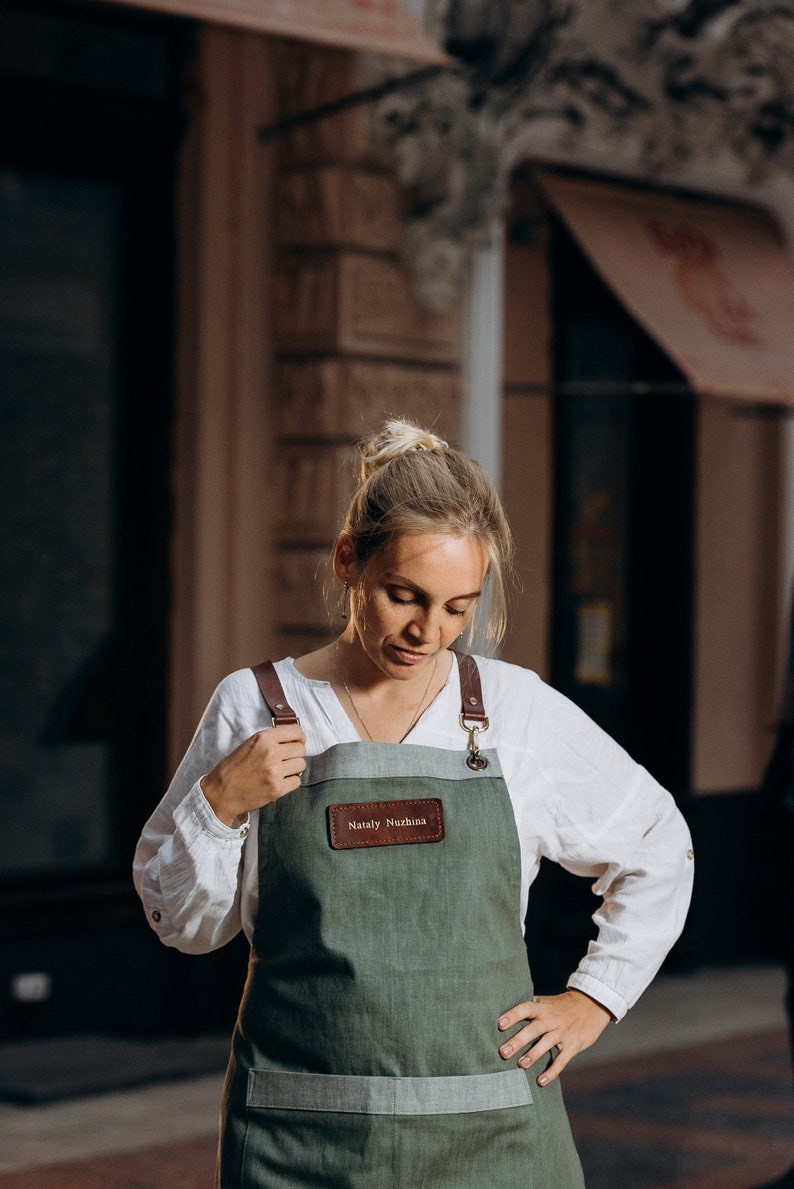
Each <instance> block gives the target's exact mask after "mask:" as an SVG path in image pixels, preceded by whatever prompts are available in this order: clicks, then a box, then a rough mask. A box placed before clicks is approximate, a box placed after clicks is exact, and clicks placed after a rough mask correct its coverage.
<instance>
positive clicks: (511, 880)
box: [216, 658, 583, 1189]
mask: <svg viewBox="0 0 794 1189" xmlns="http://www.w3.org/2000/svg"><path fill="white" fill-rule="evenodd" d="M461 661H465V662H466V664H467V665H468V666H470V667H471V666H473V662H471V661H470V658H461ZM255 671H256V670H255ZM474 675H475V682H476V686H475V688H476V689H479V679H478V677H477V675H476V668H475V669H474ZM274 678H275V671H274V670H273V669H272V667H271V669H270V681H271V682H272V681H273V679H274ZM261 684H262V683H261V682H260V685H261ZM269 688H270V690H271V691H272V685H271V686H270V687H269ZM274 700H275V701H276V702H277V705H278V708H279V709H278V710H276V711H274V721H283V719H281V720H279V718H278V713H279V711H280V712H281V713H282V714H283V713H284V712H285V711H286V713H287V714H291V713H292V712H291V711H289V707H288V706H287V705H286V699H285V698H284V697H283V693H282V694H281V696H280V698H278V697H277V698H276V699H274V698H273V695H272V692H271V693H270V696H269V697H268V701H269V704H270V705H271V707H272V706H273V702H274ZM467 700H468V701H470V702H472V704H473V701H474V700H476V697H475V699H474V700H472V699H467ZM464 713H465V706H464ZM479 717H480V721H482V719H484V717H485V716H484V714H481V715H480V716H479ZM292 721H295V717H294V715H292ZM486 721H487V720H486ZM461 722H462V723H463V722H464V720H463V718H462V719H461ZM470 740H471V752H470V753H467V751H466V750H465V748H464V747H463V746H462V747H461V750H460V752H453V751H447V750H442V749H438V748H432V747H420V746H415V745H411V744H381V743H364V742H361V743H342V744H339V745H337V746H334V747H331V748H330V749H329V750H328V751H326V752H324V753H322V754H321V755H317V756H312V757H310V758H309V759H308V761H307V767H306V771H305V773H304V774H303V777H302V785H301V788H300V789H299V790H297V791H296V792H294V793H290V794H288V795H287V796H285V797H283V798H281V799H280V800H278V801H275V802H273V803H272V804H270V805H268V806H266V807H265V808H264V809H262V810H260V812H259V856H260V858H259V911H258V915H257V920H256V924H255V928H254V936H253V939H252V947H251V959H250V965H249V971H248V978H247V982H246V987H245V991H244V994H243V1000H242V1004H241V1007H240V1015H239V1018H238V1022H237V1027H236V1029H235V1035H234V1041H233V1047H232V1057H231V1061H230V1065H229V1070H228V1073H227V1078H226V1085H225V1088H224V1104H223V1112H222V1120H221V1145H220V1149H219V1158H218V1180H217V1182H216V1184H217V1185H219V1186H220V1187H221V1189H299V1187H300V1189H408V1187H410V1189H483V1187H484V1186H488V1187H490V1189H519V1187H521V1189H578V1187H580V1186H582V1185H583V1180H582V1172H581V1166H580V1163H579V1158H578V1156H577V1154H576V1151H575V1148H574V1145H573V1141H572V1138H571V1133H570V1128H569V1125H568V1120H567V1117H566V1114H565V1109H564V1106H563V1102H562V1095H561V1090H560V1086H559V1083H558V1082H553V1083H552V1084H551V1085H549V1086H547V1087H545V1088H542V1089H541V1088H540V1087H539V1086H538V1085H537V1084H536V1080H535V1079H536V1078H537V1075H538V1072H539V1069H538V1067H537V1066H536V1067H534V1068H532V1069H530V1070H529V1071H524V1070H521V1069H519V1068H518V1067H517V1066H516V1064H515V1058H513V1061H512V1063H508V1062H506V1061H504V1060H503V1059H502V1058H501V1057H500V1056H499V1052H498V1048H499V1045H500V1043H502V1042H503V1041H504V1040H505V1039H506V1035H505V1034H502V1033H500V1032H499V1030H498V1028H497V1020H498V1018H499V1016H500V1014H501V1013H502V1012H504V1011H505V1010H506V1009H508V1008H510V1007H513V1006H514V1005H515V1004H517V1003H520V1002H523V1001H525V1000H527V999H530V998H531V997H532V983H531V979H530V974H529V968H528V964H527V955H526V948H525V944H524V939H523V936H522V932H521V928H520V924H519V903H520V878H521V873H520V856H519V842H518V835H517V831H516V826H515V821H514V817H513V811H512V806H511V803H510V798H509V795H508V792H507V786H506V785H505V782H504V778H503V777H502V774H501V770H500V767H499V760H498V756H497V754H496V753H495V752H492V751H484V752H481V753H480V752H479V751H478V749H477V747H476V735H470ZM467 755H468V760H469V764H467ZM439 802H440V803H441V804H440V808H439V805H438V803H439ZM387 823H390V827H389V828H390V834H389V835H388V844H373V839H375V838H376V836H377V835H379V833H380V832H382V831H383V830H384V829H386V826H387ZM428 823H429V824H428ZM342 834H346V837H345V838H344V839H343V838H342V837H341V836H342ZM418 837H421V838H426V839H427V840H423V841H416V840H415V839H416V838H418Z"/></svg>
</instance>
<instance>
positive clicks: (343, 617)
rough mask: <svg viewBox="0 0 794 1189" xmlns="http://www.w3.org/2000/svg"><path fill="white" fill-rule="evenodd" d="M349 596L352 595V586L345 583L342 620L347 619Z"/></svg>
mask: <svg viewBox="0 0 794 1189" xmlns="http://www.w3.org/2000/svg"><path fill="white" fill-rule="evenodd" d="M349 595H350V586H349V584H348V583H347V582H346V583H345V593H344V594H343V595H342V610H341V611H340V615H341V616H342V619H347V600H348V597H349Z"/></svg>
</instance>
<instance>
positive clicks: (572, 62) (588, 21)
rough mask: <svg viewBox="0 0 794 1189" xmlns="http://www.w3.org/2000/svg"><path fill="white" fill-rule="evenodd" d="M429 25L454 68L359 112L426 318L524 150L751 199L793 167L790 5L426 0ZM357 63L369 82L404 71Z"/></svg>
mask: <svg viewBox="0 0 794 1189" xmlns="http://www.w3.org/2000/svg"><path fill="white" fill-rule="evenodd" d="M425 24H426V26H427V28H428V29H429V31H430V32H432V33H433V34H434V35H435V36H436V37H437V38H439V39H440V40H442V41H443V42H444V43H445V45H446V47H447V49H448V50H449V51H450V53H452V54H453V55H454V57H455V59H456V61H457V63H458V67H457V69H456V70H454V71H451V72H449V73H447V74H444V75H441V76H439V77H437V78H436V79H433V80H430V81H428V82H425V83H423V84H422V85H421V86H417V87H415V88H407V89H405V90H404V91H401V92H397V93H395V94H392V95H390V96H388V97H385V98H383V99H381V100H380V101H379V102H377V103H376V104H374V105H373V106H372V108H371V110H370V113H369V120H370V131H371V135H372V137H373V139H374V141H375V143H376V144H377V145H378V146H379V149H380V152H381V153H382V155H383V157H384V158H385V160H386V161H387V162H388V163H389V165H390V167H391V169H392V170H393V171H394V173H395V175H396V177H397V178H398V179H399V181H400V183H401V185H402V187H403V191H404V194H405V201H406V222H405V232H404V240H405V242H404V251H405V255H406V257H407V259H408V262H409V264H410V267H411V269H412V271H413V273H414V277H415V280H416V285H417V289H418V292H419V295H420V298H421V300H422V302H423V304H424V306H425V307H426V308H427V309H429V310H432V311H433V312H436V313H438V312H440V311H443V310H444V309H446V308H448V306H449V305H450V304H451V302H452V301H453V300H454V298H455V296H456V295H457V293H458V291H459V287H460V284H461V280H462V277H463V275H464V272H465V268H466V259H467V253H468V250H469V248H470V247H471V246H472V245H473V244H479V243H484V242H486V241H487V238H488V235H489V233H490V230H491V228H492V226H493V223H494V219H495V217H496V216H497V215H498V214H499V212H500V211H501V209H502V204H503V200H504V195H505V190H506V181H507V179H508V177H509V174H510V171H511V170H512V169H513V168H514V167H515V165H516V164H519V163H520V162H521V161H522V160H527V159H531V160H535V161H551V162H554V163H557V164H565V165H569V166H574V167H580V168H585V169H593V168H595V169H597V170H599V171H600V172H610V171H611V172H614V173H615V174H617V175H625V176H630V177H632V178H634V179H636V180H646V181H650V182H655V183H657V184H665V185H680V186H692V187H693V188H695V189H697V188H698V185H699V182H698V179H701V178H706V177H708V185H707V186H706V187H705V188H707V189H709V190H710V191H711V192H712V193H714V192H715V191H716V192H719V190H720V188H723V189H724V192H725V193H726V194H728V193H731V192H732V191H733V192H735V191H736V190H737V189H742V190H746V189H747V188H748V187H749V188H750V189H753V188H755V189H757V191H758V193H759V197H760V196H761V195H762V194H763V188H764V186H765V184H766V183H767V182H768V181H769V180H770V179H772V178H774V177H775V176H776V175H777V176H779V175H780V174H781V173H782V174H787V175H791V174H792V173H794V71H792V69H791V63H792V61H794V4H791V3H773V2H771V0H631V3H628V0H428V2H427V4H426V10H425ZM362 69H363V70H364V72H365V75H366V78H367V80H368V81H378V80H380V79H382V78H384V77H387V76H390V75H394V74H396V73H398V72H399V71H404V70H405V67H404V65H400V66H398V64H396V63H387V62H384V61H383V60H374V59H370V60H367V61H366V62H365V63H364V64H363V67H362Z"/></svg>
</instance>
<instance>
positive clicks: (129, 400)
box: [0, 4, 184, 1038]
mask: <svg viewBox="0 0 794 1189" xmlns="http://www.w3.org/2000/svg"><path fill="white" fill-rule="evenodd" d="M179 36H180V37H182V36H184V34H180V35H179ZM0 44H2V45H3V46H4V47H5V49H6V50H7V51H8V52H7V53H5V52H4V54H3V55H2V61H0V93H1V96H2V98H1V101H2V103H3V105H4V106H5V107H6V109H7V111H13V118H11V119H6V120H4V121H3V132H2V138H1V139H0V240H2V246H1V248H0V261H2V264H1V265H0V272H1V273H2V277H1V285H0V287H1V288H2V293H3V299H2V304H1V305H0V401H2V421H3V433H2V435H0V475H1V476H2V486H3V494H2V499H0V524H1V525H2V530H1V535H2V540H3V543H4V558H3V563H4V577H3V595H2V600H0V649H1V650H2V654H3V663H2V665H0V673H2V677H1V678H0V722H1V723H2V727H0V731H2V747H1V748H0V796H1V797H2V802H3V830H2V832H1V833H0V921H2V931H3V945H2V959H1V960H0V961H1V968H0V973H1V974H2V983H1V984H0V1035H2V1036H4V1037H11V1036H13V1037H14V1038H17V1037H20V1036H24V1035H30V1034H35V1033H47V1032H54V1031H61V1032H63V1031H73V1030H82V1029H90V1030H92V1031H95V1030H99V1029H101V1028H103V1027H112V1028H113V1029H115V1030H123V1029H125V1028H130V1027H134V1026H135V1025H136V1023H137V1022H138V1021H137V1019H136V1017H137V1015H138V1013H140V1012H141V1011H142V1010H143V1009H142V1004H143V1003H144V1002H147V1001H148V1002H151V1001H150V999H149V1000H147V998H146V997H145V996H141V995H140V990H141V986H142V985H144V984H145V983H146V982H147V980H148V979H149V976H150V975H151V969H150V965H149V960H148V958H147V957H146V956H145V955H143V950H142V954H141V955H139V954H137V953H136V945H137V942H136V941H135V940H134V936H137V935H128V932H127V930H128V928H129V925H130V921H131V920H132V915H131V914H132V912H133V899H134V896H133V893H132V891H131V886H130V875H129V871H130V862H131V855H132V847H133V845H134V840H135V837H136V834H137V830H138V829H139V827H140V822H141V820H142V818H143V816H144V807H145V806H147V805H148V804H149V803H150V802H151V800H152V797H153V796H154V791H157V790H159V789H160V788H161V787H162V783H163V738H164V729H165V681H166V665H167V656H166V616H167V610H168V565H167V538H168V521H169V503H168V467H169V454H170V438H171V405H172V401H171V394H172V359H171V356H172V342H173V336H172V289H173V286H172V268H173V257H174V252H173V245H172V227H171V224H172V208H173V192H174V180H173V179H174V172H175V161H176V151H177V146H178V140H179V135H180V116H179V105H178V86H177V82H178V75H179V70H178V67H179V61H180V57H181V54H182V52H183V47H182V46H181V43H180V41H179V40H178V39H177V35H176V33H175V27H174V26H173V25H172V24H170V23H167V22H166V23H162V22H159V21H155V20H147V19H144V20H134V21H129V20H128V19H127V18H126V17H125V18H123V19H122V18H121V17H119V18H116V17H115V16H114V17H112V18H111V19H108V18H107V16H106V15H105V14H103V15H102V18H101V19H100V17H99V16H97V15H92V14H90V13H86V12H85V11H84V12H83V14H82V15H80V14H79V12H78V11H76V10H75V11H69V12H68V13H66V12H64V6H63V5H57V6H52V7H50V6H48V5H36V4H33V5H30V4H26V5H24V6H21V5H20V6H18V5H7V4H6V5H2V7H0ZM12 50H13V53H12V52H11V51H12ZM147 952H148V951H147ZM142 955H143V956H142Z"/></svg>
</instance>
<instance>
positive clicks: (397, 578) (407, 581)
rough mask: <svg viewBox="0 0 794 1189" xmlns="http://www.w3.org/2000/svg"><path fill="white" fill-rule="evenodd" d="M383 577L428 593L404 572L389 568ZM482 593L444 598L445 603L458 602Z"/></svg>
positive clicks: (419, 592)
mask: <svg viewBox="0 0 794 1189" xmlns="http://www.w3.org/2000/svg"><path fill="white" fill-rule="evenodd" d="M383 577H384V578H385V579H386V580H387V581H388V582H391V583H392V584H394V585H395V586H404V587H405V588H406V589H408V588H410V589H411V590H415V591H416V592H417V594H423V595H426V594H427V591H426V590H423V589H422V587H421V586H418V585H417V584H416V582H411V580H410V579H409V578H405V577H403V575H402V574H395V573H394V571H393V570H388V571H387V572H386V573H385V574H384V575H383ZM481 594H482V590H473V591H472V592H471V594H459V595H453V596H452V598H450V599H444V602H445V603H458V602H460V600H461V599H478V598H479V597H480V595H481Z"/></svg>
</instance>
